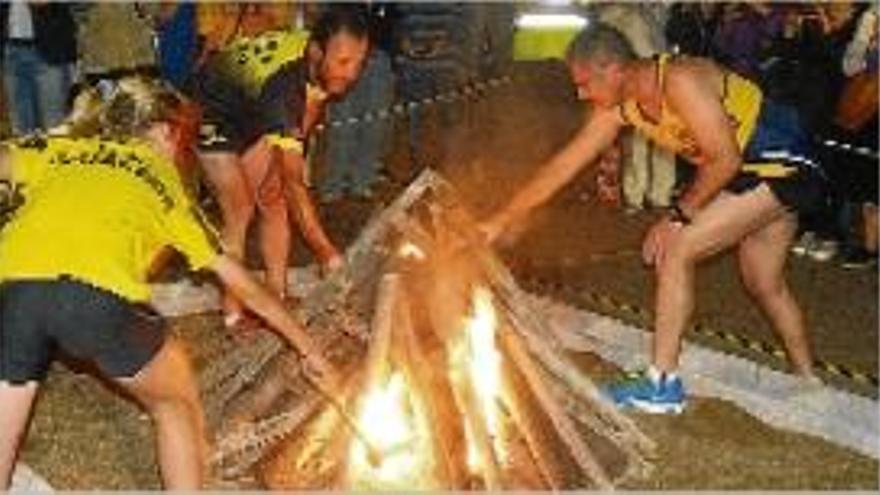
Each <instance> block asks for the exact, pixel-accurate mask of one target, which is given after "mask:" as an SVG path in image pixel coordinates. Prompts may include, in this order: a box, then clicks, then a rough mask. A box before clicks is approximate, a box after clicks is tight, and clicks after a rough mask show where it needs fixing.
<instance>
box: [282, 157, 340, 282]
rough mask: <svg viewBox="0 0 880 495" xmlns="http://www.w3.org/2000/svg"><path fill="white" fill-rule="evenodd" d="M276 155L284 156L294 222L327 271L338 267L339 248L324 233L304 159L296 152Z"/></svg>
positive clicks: (285, 174) (287, 190)
mask: <svg viewBox="0 0 880 495" xmlns="http://www.w3.org/2000/svg"><path fill="white" fill-rule="evenodd" d="M276 153H278V154H279V155H281V156H282V163H283V167H282V169H283V172H282V175H283V178H284V186H285V191H286V193H287V202H288V203H287V204H288V208H290V216H291V221H293V220H296V222H297V223H298V224H299V228H300V231H301V232H302V234H303V237H305V239H306V242H307V243H308V244H309V248H310V249H311V250H312V252H313V253H314V254H315V256H316V257H317V258H318V261H320V263H321V264H322V265H323V266H324V267H325V268H331V269H332V268H336V267H338V265H339V264H340V263H341V261H342V259H341V256H340V255H339V251H338V250H337V249H336V246H334V245H333V243H332V242H331V241H330V238H329V237H328V236H327V233H326V232H325V231H324V227H323V226H322V225H321V220H320V218H319V217H318V212H317V210H316V209H315V203H314V201H312V197H311V194H309V190H308V188H307V187H306V185H305V181H304V177H303V171H304V167H305V162H304V161H303V158H302V156H300V155H299V154H296V153H292V152H284V153H281V152H279V151H276Z"/></svg>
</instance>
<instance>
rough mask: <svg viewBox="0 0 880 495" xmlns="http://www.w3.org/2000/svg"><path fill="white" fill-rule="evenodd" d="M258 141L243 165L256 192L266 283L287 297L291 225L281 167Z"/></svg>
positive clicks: (249, 151)
mask: <svg viewBox="0 0 880 495" xmlns="http://www.w3.org/2000/svg"><path fill="white" fill-rule="evenodd" d="M273 155H274V154H273V153H272V151H271V149H270V148H269V147H268V146H267V145H265V143H264V141H259V142H258V143H257V144H256V145H254V146H253V147H251V149H249V150H248V152H247V153H246V154H245V156H244V157H243V158H242V165H243V168H244V170H245V173H246V174H247V177H248V181H249V183H250V189H251V190H252V191H254V193H255V197H256V198H255V199H256V205H257V209H258V211H259V214H260V217H259V218H260V249H261V251H262V255H263V263H264V264H265V266H266V284H267V285H268V286H269V288H270V289H272V291H273V292H274V293H275V294H277V295H279V296H281V297H284V296H285V295H286V294H287V264H288V260H289V257H290V223H289V221H288V217H287V201H286V199H285V196H284V187H283V183H282V180H281V172H280V164H278V163H274V162H273V161H272V160H273V158H274V156H273Z"/></svg>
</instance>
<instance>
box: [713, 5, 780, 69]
mask: <svg viewBox="0 0 880 495" xmlns="http://www.w3.org/2000/svg"><path fill="white" fill-rule="evenodd" d="M722 12H723V13H722V15H721V20H720V22H719V24H718V27H717V29H716V30H715V33H714V36H713V39H712V46H713V49H712V51H713V53H714V54H715V58H716V60H718V62H720V63H722V64H724V66H726V67H729V68H730V69H732V70H734V71H736V72H737V73H739V74H741V75H743V76H745V77H747V78H749V79H752V80H758V79H759V76H760V72H761V66H762V63H763V62H764V59H765V57H766V56H767V54H768V51H769V47H770V45H771V44H772V42H773V40H774V39H776V38H777V37H778V36H779V35H780V34H781V32H782V28H783V26H784V21H785V14H784V12H783V10H782V9H781V8H779V7H776V6H774V5H771V4H768V3H765V2H744V3H734V4H727V5H724V6H723V7H722Z"/></svg>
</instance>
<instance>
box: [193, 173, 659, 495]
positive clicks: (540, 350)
mask: <svg viewBox="0 0 880 495" xmlns="http://www.w3.org/2000/svg"><path fill="white" fill-rule="evenodd" d="M346 256H347V270H346V271H345V272H344V273H343V274H340V275H336V276H335V278H331V279H329V280H325V281H323V282H321V283H319V284H317V285H316V286H315V288H314V289H313V290H312V291H311V292H310V293H309V294H306V295H305V297H304V298H303V307H302V308H301V313H302V319H303V321H304V322H305V323H306V324H307V325H308V326H309V328H310V331H311V332H312V333H313V335H315V336H316V338H319V339H320V340H321V341H322V342H324V345H325V349H327V352H328V353H330V352H331V351H335V352H336V355H335V356H334V358H333V359H331V360H332V361H333V362H334V363H335V364H337V365H338V366H340V367H341V368H344V369H348V370H350V373H349V375H348V377H349V379H348V382H347V383H348V387H347V388H346V390H345V393H344V394H343V396H342V397H341V398H340V402H342V403H344V404H345V405H344V407H345V408H346V409H347V410H348V411H349V412H348V413H346V412H342V413H340V412H338V411H337V413H336V414H335V419H333V418H334V414H333V413H331V412H330V411H331V410H332V409H334V407H331V405H330V404H328V403H327V401H326V400H322V397H320V394H317V393H315V392H314V391H313V390H309V387H307V386H304V385H303V381H304V380H303V379H302V377H301V376H299V375H298V373H297V372H296V370H298V363H297V361H296V359H295V358H292V357H290V356H289V355H288V353H289V351H288V350H286V348H285V347H284V346H283V345H281V343H280V342H279V341H278V340H277V339H276V338H275V337H271V336H264V337H261V338H260V340H258V341H257V342H255V343H254V345H252V346H243V347H241V348H237V349H234V350H232V352H230V353H228V354H227V355H226V356H225V357H224V359H222V360H221V361H219V362H218V363H216V364H215V365H214V366H213V367H212V368H210V369H209V370H208V372H207V373H206V374H205V375H204V376H203V391H204V392H205V394H206V395H207V396H208V397H207V403H208V404H209V407H208V411H209V413H210V414H213V415H216V416H215V417H218V418H222V419H221V420H220V421H215V422H213V424H214V425H216V426H217V428H218V441H217V444H218V447H219V448H218V450H217V453H216V455H215V458H214V461H215V465H217V466H224V467H225V468H226V469H224V470H223V472H224V473H225V474H227V475H230V476H235V475H240V474H241V473H243V472H245V471H247V470H249V469H252V468H253V467H254V465H255V464H256V463H258V462H260V461H262V462H261V466H262V467H261V468H260V469H262V473H263V478H264V479H267V480H268V481H267V484H269V485H270V486H272V487H273V488H275V487H278V488H281V487H287V488H291V487H293V486H291V485H285V484H284V482H283V481H278V480H279V479H289V478H291V477H292V475H290V471H291V470H296V469H299V467H298V466H308V465H310V462H307V459H304V458H305V457H308V458H311V459H312V461H313V462H312V464H314V461H315V459H321V460H322V465H323V466H325V468H324V470H323V472H324V473H331V474H330V475H327V477H326V479H329V480H332V481H330V482H331V483H333V484H334V486H333V487H335V488H343V487H348V486H352V485H354V484H356V481H355V480H352V479H351V473H350V470H349V469H348V467H349V466H348V463H349V460H350V456H349V451H350V448H349V446H350V444H351V443H352V442H356V441H358V439H357V438H354V437H353V435H352V432H351V431H350V428H349V429H347V428H346V427H345V425H344V424H343V423H344V422H341V421H340V418H339V417H338V416H339V414H351V415H352V416H353V417H354V418H355V420H356V419H357V417H358V415H359V412H360V411H361V409H362V407H363V403H362V401H363V400H364V397H365V395H366V393H367V392H368V391H369V390H371V389H373V388H375V387H379V386H381V384H382V383H383V380H386V379H387V377H388V374H389V370H390V369H392V368H393V369H395V370H398V371H401V372H402V373H403V375H404V377H405V380H406V383H407V386H408V388H407V393H408V394H410V395H411V396H412V397H413V398H414V399H413V401H412V403H413V404H418V407H413V409H414V410H416V411H417V413H418V414H422V415H424V416H425V417H426V424H427V425H429V435H430V437H431V440H432V441H431V446H432V447H431V453H430V456H431V459H432V464H431V473H430V477H431V478H433V484H431V485H430V486H431V487H434V488H441V489H468V488H484V489H493V490H494V489H503V488H519V487H522V486H523V485H522V483H521V481H520V480H519V479H518V478H517V475H516V471H517V469H516V467H512V466H509V465H506V464H505V463H506V462H507V461H505V460H504V459H503V458H502V455H501V452H499V451H498V447H497V445H498V443H499V441H500V439H499V438H498V436H499V435H500V434H499V433H498V432H497V431H496V432H492V431H490V430H489V429H488V428H487V424H488V420H487V412H486V411H485V410H484V407H483V406H482V405H481V404H480V403H479V400H478V395H479V394H478V393H477V391H476V390H475V388H474V387H475V385H474V383H473V382H472V380H471V379H470V377H469V376H467V373H465V372H464V371H463V369H462V368H460V367H456V366H455V365H454V362H455V361H456V359H458V358H457V357H456V355H455V353H456V352H457V351H455V349H454V343H455V342H460V341H461V339H462V338H463V334H464V333H465V332H466V330H465V329H464V325H463V323H462V322H463V320H464V318H465V317H466V316H467V315H469V314H471V313H472V298H473V294H474V291H475V290H476V289H478V288H482V289H485V290H486V291H488V293H489V294H491V298H492V300H491V304H492V306H493V307H494V310H495V312H496V314H497V315H498V323H497V328H496V330H495V331H496V333H495V339H494V340H495V347H496V348H497V349H498V351H499V352H500V355H501V361H502V363H503V374H502V377H503V383H502V387H501V390H500V395H499V397H498V398H497V399H496V400H497V402H498V404H499V405H500V407H499V410H500V411H502V416H503V421H504V424H505V425H506V427H507V428H508V429H509V430H510V434H509V435H508V437H509V438H518V439H521V440H522V442H521V443H522V444H524V445H525V446H526V449H527V451H528V457H529V459H530V460H531V469H532V470H533V471H535V472H536V473H538V474H537V476H538V478H540V480H541V484H540V486H529V488H551V489H563V488H570V487H572V486H578V487H580V486H584V485H585V484H588V485H590V486H592V487H595V488H600V489H607V488H611V487H613V486H614V485H615V484H616V483H617V482H619V481H620V480H621V479H622V478H623V477H625V476H629V475H633V474H640V473H644V471H645V469H647V468H648V467H649V463H648V462H647V459H649V458H650V457H651V456H652V455H653V452H654V449H655V447H654V444H653V442H652V441H651V440H650V439H648V438H647V437H645V436H644V435H643V434H642V433H641V432H640V431H639V430H638V429H637V428H636V426H635V425H634V424H633V422H632V421H631V420H629V419H628V418H627V417H625V416H623V415H621V414H620V413H619V412H618V411H616V410H615V409H614V407H613V406H611V405H610V404H609V403H608V402H607V401H606V400H605V399H603V398H602V397H601V395H600V394H599V393H598V391H597V388H596V386H595V385H594V384H593V383H592V381H591V380H590V379H589V377H587V376H585V375H584V374H583V372H582V371H580V370H579V369H578V367H577V366H576V365H574V364H573V363H572V362H571V361H570V360H569V358H568V356H567V354H566V352H565V349H564V348H563V346H562V345H561V344H560V343H559V342H558V341H557V340H555V339H554V335H555V334H554V332H552V331H551V330H549V329H547V328H545V323H544V320H543V319H542V318H541V317H540V315H539V314H538V313H537V312H536V311H535V310H534V309H533V308H532V307H531V303H530V299H529V298H527V297H525V295H524V294H523V293H522V291H521V290H520V289H519V288H518V286H517V284H516V281H515V279H514V277H513V276H512V275H511V274H510V272H509V271H508V270H507V269H506V267H505V266H504V264H503V263H501V262H500V260H499V259H498V258H497V257H496V255H495V254H494V253H493V252H492V251H491V250H490V249H489V248H488V247H487V246H485V245H484V244H483V243H482V241H481V239H480V237H479V233H478V230H477V228H476V224H475V222H474V221H473V219H472V218H471V217H470V216H469V214H468V212H467V211H466V209H465V208H464V206H463V205H462V203H461V201H460V200H459V198H458V197H457V196H456V193H455V191H454V190H453V189H452V187H451V186H450V185H449V184H448V183H446V182H445V181H444V180H442V179H441V178H440V177H439V176H437V175H436V174H434V173H432V172H430V171H427V172H425V173H423V174H422V175H421V176H420V177H419V178H418V179H417V180H416V181H415V182H414V183H413V184H412V185H411V186H410V187H409V188H408V189H407V191H405V192H404V194H403V195H402V196H401V197H399V198H398V200H397V201H395V202H394V203H393V204H392V205H391V206H389V207H388V208H386V209H385V210H384V211H382V212H381V213H380V214H379V215H378V216H377V217H376V218H374V219H373V220H372V221H371V223H370V224H369V225H368V226H367V228H366V229H365V230H364V232H363V233H362V235H361V236H360V237H359V239H358V240H357V241H356V242H355V243H354V244H353V245H352V246H351V247H350V248H349V250H348V251H347V253H346ZM366 320H371V321H372V323H371V324H366V323H365V321H366ZM341 349H344V350H343V351H341ZM292 398H295V400H293V399H292ZM322 411H323V413H322ZM319 413H322V414H319ZM318 416H322V417H324V420H320V421H319V420H315V419H314V418H315V417H318ZM327 418H329V419H327ZM310 419H312V420H313V421H312V423H321V424H323V426H322V428H323V430H322V431H325V432H331V431H336V432H337V433H335V434H333V435H332V436H333V438H332V439H331V440H330V441H328V442H325V444H322V446H320V447H315V446H314V445H310V444H309V443H308V438H309V436H310V435H312V436H320V435H319V434H318V433H315V431H317V430H316V427H310V426H309V420H310ZM362 426H363V427H364V428H370V425H362ZM294 432H299V433H297V434H296V435H294ZM322 434H323V433H322ZM509 438H508V441H510V440H509ZM588 439H589V441H588ZM596 442H597V443H601V444H602V449H601V452H599V451H597V450H596V448H595V445H594V443H596ZM291 446H295V447H296V449H298V452H297V453H293V452H291V450H290V449H291V448H293V447H291ZM609 452H610V454H609ZM306 453H307V454H306ZM468 454H472V457H476V458H477V459H478V464H479V468H478V469H477V470H474V469H473V468H472V467H470V466H468V465H467V463H466V462H465V459H467V458H468ZM292 458H295V459H297V460H296V462H293V461H291V459H292ZM566 466H568V468H566ZM572 470H573V471H575V472H576V473H577V475H576V476H572V475H571V471H572ZM298 474H301V473H298ZM298 477H299V478H301V479H302V478H303V476H298ZM273 480H274V481H273ZM296 488H308V487H307V486H302V485H298V486H296ZM311 488H316V487H315V486H311ZM323 488H326V487H323Z"/></svg>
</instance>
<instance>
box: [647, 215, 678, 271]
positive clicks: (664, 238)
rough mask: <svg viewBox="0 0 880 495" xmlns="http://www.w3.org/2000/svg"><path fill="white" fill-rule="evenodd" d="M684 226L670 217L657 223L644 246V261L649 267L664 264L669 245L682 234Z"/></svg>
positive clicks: (649, 231) (650, 231)
mask: <svg viewBox="0 0 880 495" xmlns="http://www.w3.org/2000/svg"><path fill="white" fill-rule="evenodd" d="M682 228H684V225H682V224H681V223H678V222H675V221H673V220H672V219H670V218H669V217H663V218H662V219H661V220H660V221H658V222H657V223H655V224H654V225H653V226H652V227H651V229H650V230H648V234H647V235H646V236H645V242H644V243H643V244H642V261H643V262H644V263H645V264H646V265H648V266H656V265H659V264H661V263H662V262H663V258H664V257H665V256H666V253H667V250H668V246H669V243H670V242H671V241H672V240H673V239H675V237H676V236H678V235H680V234H681V229H682Z"/></svg>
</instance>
